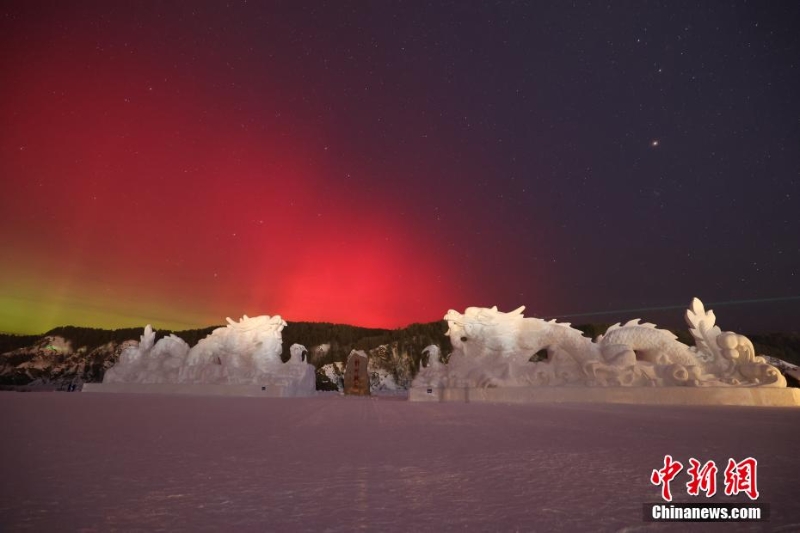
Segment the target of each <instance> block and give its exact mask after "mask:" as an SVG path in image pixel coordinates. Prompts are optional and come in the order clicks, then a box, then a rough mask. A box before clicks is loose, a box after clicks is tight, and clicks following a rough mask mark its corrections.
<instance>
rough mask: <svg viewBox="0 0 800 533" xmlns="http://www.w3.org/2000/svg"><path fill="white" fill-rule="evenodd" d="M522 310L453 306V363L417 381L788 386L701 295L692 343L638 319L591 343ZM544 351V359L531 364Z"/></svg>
mask: <svg viewBox="0 0 800 533" xmlns="http://www.w3.org/2000/svg"><path fill="white" fill-rule="evenodd" d="M524 309H525V308H524V307H520V308H519V309H516V310H514V311H512V312H510V313H503V312H500V311H498V310H497V307H493V308H491V309H486V308H479V307H469V308H467V310H466V311H465V312H464V314H461V313H458V312H457V311H454V310H452V309H451V310H450V311H448V312H447V314H446V315H445V317H444V318H445V320H447V324H448V326H449V329H448V331H447V335H449V336H450V341H451V342H452V344H453V353H452V354H451V356H450V360H449V362H448V364H446V365H444V364H431V365H429V366H428V367H426V368H423V369H421V370H420V372H419V374H418V375H417V377H416V378H415V380H414V384H413V386H418V387H518V386H570V385H577V386H594V387H635V386H691V387H708V386H741V387H756V386H760V387H785V386H786V379H785V378H784V377H783V375H781V373H780V372H779V371H778V369H777V368H775V367H774V366H771V365H769V364H768V363H767V362H766V361H765V359H764V357H762V356H756V354H755V350H754V348H753V344H752V343H751V342H750V340H749V339H747V338H746V337H744V336H742V335H738V334H736V333H733V332H722V330H720V328H719V327H717V326H716V325H715V322H716V317H715V316H714V312H713V311H711V310H708V311H706V310H705V308H704V306H703V303H702V302H701V301H700V300H699V299H697V298H694V299H693V300H692V303H691V306H690V307H689V309H688V310H687V311H686V322H687V324H688V325H689V331H690V332H691V334H692V336H694V339H695V346H692V347H690V346H687V345H685V344H683V343H681V342H679V341H678V340H677V337H676V336H675V335H673V334H672V333H671V332H669V331H666V330H663V329H658V328H656V326H655V325H654V324H649V323H641V322H640V321H639V319H636V320H631V321H630V322H627V323H625V324H619V323H617V324H615V325H613V326H611V327H610V328H608V330H607V331H606V333H605V334H604V335H600V336H599V337H598V338H597V339H596V340H595V341H594V342H593V341H592V340H591V339H589V338H587V337H584V336H583V333H582V332H581V331H579V330H577V329H574V328H572V327H570V324H567V323H558V322H556V321H555V320H551V321H545V320H542V319H539V318H525V317H524V316H523V315H522V312H523V311H524ZM540 350H546V351H547V359H546V360H545V361H539V362H533V361H532V359H533V357H532V356H534V355H535V354H537V353H538V352H539V351H540Z"/></svg>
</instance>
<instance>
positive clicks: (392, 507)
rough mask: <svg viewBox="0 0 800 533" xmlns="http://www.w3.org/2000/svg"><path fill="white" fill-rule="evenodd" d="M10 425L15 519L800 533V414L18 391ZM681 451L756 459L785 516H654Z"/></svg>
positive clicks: (90, 525) (8, 484) (2, 517)
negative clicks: (662, 520)
mask: <svg viewBox="0 0 800 533" xmlns="http://www.w3.org/2000/svg"><path fill="white" fill-rule="evenodd" d="M0 422H2V425H1V427H2V431H0V483H1V485H0V486H2V489H0V530H3V531H20V530H30V531H48V530H49V531H53V530H68V531H75V530H83V531H110V530H134V529H135V530H150V531H152V530H167V531H175V530H186V531H188V530H225V531H331V532H338V531H448V530H458V531H461V530H469V531H550V530H558V531H619V530H624V531H654V530H655V531H662V530H664V529H667V530H673V531H694V530H701V529H702V530H707V529H711V530H716V531H731V530H743V531H762V530H765V529H768V530H772V531H797V530H798V529H800V493H798V490H797V488H798V486H799V485H798V473H799V472H800V454H798V449H799V447H798V440H799V439H800V430H798V428H800V409H777V408H752V407H750V408H745V407H654V406H626V405H578V404H572V405H499V404H495V405H491V404H456V403H444V404H439V403H409V402H406V401H404V400H403V398H402V397H398V396H391V397H389V396H387V397H374V396H373V397H367V398H356V397H343V396H340V395H338V394H336V393H330V394H320V395H318V396H316V397H313V398H302V399H261V398H229V397H181V396H155V395H154V396H148V395H122V394H108V395H105V394H81V393H24V394H23V393H11V392H4V393H0ZM665 454H671V455H672V456H673V457H674V458H675V459H678V460H680V461H681V462H683V463H684V464H685V465H688V459H689V457H695V458H698V459H700V460H701V461H707V460H709V459H713V460H715V461H716V463H717V465H722V466H721V468H720V474H719V480H718V483H719V486H720V493H721V492H722V490H721V487H722V479H721V477H722V472H721V471H722V470H723V469H724V465H725V464H726V462H727V459H728V458H729V457H732V458H735V459H737V460H742V459H744V458H746V457H748V456H753V457H755V458H756V459H757V460H758V478H757V483H758V489H759V491H760V493H761V497H760V498H759V502H764V503H769V504H770V506H771V514H772V517H771V520H770V522H769V523H761V524H749V525H746V524H742V523H739V524H731V523H717V524H688V525H686V524H672V525H670V526H664V525H656V524H652V523H647V522H644V521H643V520H642V504H643V503H645V502H658V501H659V499H660V489H659V488H658V487H655V486H654V485H652V484H651V483H650V481H649V478H650V473H651V471H652V470H653V469H657V468H661V467H662V466H663V461H664V455H665ZM684 474H685V472H682V473H681V474H680V475H679V476H678V477H677V478H676V481H674V482H673V483H672V490H673V493H674V494H675V501H678V502H681V501H692V502H702V501H706V500H705V498H704V497H702V496H701V497H690V496H688V495H687V494H686V490H685V482H686V479H684ZM711 501H715V502H720V503H733V502H743V501H747V498H746V497H745V496H742V495H740V496H736V497H727V496H724V495H721V494H720V495H717V496H715V497H713V498H712V499H711Z"/></svg>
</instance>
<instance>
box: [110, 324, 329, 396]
mask: <svg viewBox="0 0 800 533" xmlns="http://www.w3.org/2000/svg"><path fill="white" fill-rule="evenodd" d="M227 320H228V325H227V326H225V327H221V328H217V329H215V330H214V331H213V332H212V333H211V334H210V335H208V336H207V337H205V338H204V339H202V340H201V341H200V342H198V343H197V345H196V346H194V347H193V348H191V349H189V346H188V345H187V344H186V342H184V341H183V340H182V339H180V338H179V337H176V336H175V335H170V336H169V337H165V338H163V339H161V340H159V341H158V342H156V343H154V342H153V341H154V340H155V331H153V328H152V327H151V326H150V325H148V326H147V327H145V329H144V334H143V335H142V337H141V340H140V342H139V346H136V347H129V348H127V349H126V350H124V351H123V352H122V354H120V358H119V361H118V362H117V364H115V365H114V366H113V367H111V368H109V369H108V371H106V374H105V377H104V378H103V383H176V384H217V385H234V384H235V385H249V384H252V385H261V386H262V387H267V386H271V387H272V386H277V387H282V390H283V391H284V395H288V396H298V395H303V394H311V393H313V392H314V390H315V386H316V378H315V375H314V367H313V366H311V365H309V364H306V363H304V362H303V354H304V353H305V352H306V349H305V347H304V346H302V345H300V344H294V345H292V347H291V349H290V352H291V354H292V355H291V359H290V360H289V361H288V362H287V363H285V364H284V363H283V361H282V360H281V351H282V348H281V344H282V338H281V330H283V328H284V327H286V322H285V321H284V320H283V319H282V318H281V317H280V316H278V315H275V316H272V317H269V316H257V317H253V318H250V317H248V316H247V315H244V317H242V319H241V320H239V321H238V322H236V321H234V320H231V319H230V318H228V319H227Z"/></svg>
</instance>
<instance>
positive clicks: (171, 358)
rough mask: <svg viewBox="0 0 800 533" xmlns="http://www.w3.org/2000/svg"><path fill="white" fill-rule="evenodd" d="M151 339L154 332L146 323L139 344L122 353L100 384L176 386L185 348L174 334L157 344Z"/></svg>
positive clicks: (187, 351) (154, 336) (184, 357)
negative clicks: (168, 384) (160, 384)
mask: <svg viewBox="0 0 800 533" xmlns="http://www.w3.org/2000/svg"><path fill="white" fill-rule="evenodd" d="M155 338H156V332H155V331H154V330H153V327H152V326H151V325H150V324H148V325H147V326H146V327H145V328H144V334H143V335H142V336H141V338H140V341H139V345H138V346H129V347H128V348H125V349H124V350H123V351H122V353H121V354H120V356H119V360H118V361H117V364H115V365H114V366H112V367H111V368H109V369H108V370H107V371H106V373H105V376H104V377H103V383H176V382H177V380H178V372H179V370H180V368H181V366H183V364H184V361H185V360H186V355H187V354H188V353H189V345H188V344H186V341H184V340H183V339H181V338H180V337H177V336H175V335H170V336H169V337H164V338H163V339H161V340H160V341H158V342H157V343H155Z"/></svg>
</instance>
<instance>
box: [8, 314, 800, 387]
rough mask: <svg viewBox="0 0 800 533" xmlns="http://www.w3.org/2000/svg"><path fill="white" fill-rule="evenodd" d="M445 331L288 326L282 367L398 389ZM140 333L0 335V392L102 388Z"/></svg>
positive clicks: (587, 329) (195, 337) (789, 348)
mask: <svg viewBox="0 0 800 533" xmlns="http://www.w3.org/2000/svg"><path fill="white" fill-rule="evenodd" d="M217 327H219V326H210V327H207V328H202V329H192V330H185V331H175V332H173V331H169V330H160V331H158V332H157V335H156V339H160V338H162V337H165V336H167V335H170V334H172V333H174V334H175V335H177V336H179V337H181V338H182V339H184V340H185V341H186V342H187V343H188V344H189V345H190V346H194V345H195V344H197V342H198V341H199V340H200V339H202V338H204V337H206V336H207V335H208V334H210V333H211V332H212V331H213V330H214V329H216V328H217ZM575 327H576V328H577V329H580V330H581V331H583V333H584V335H586V336H587V337H591V338H595V337H596V336H597V335H599V334H601V333H603V332H605V330H606V328H607V325H604V324H585V325H580V326H575ZM445 331H447V323H446V322H445V321H443V320H442V321H437V322H430V323H426V324H412V325H410V326H407V327H405V328H400V329H393V330H390V329H377V328H362V327H357V326H349V325H345V324H330V323H318V322H292V323H291V324H290V325H289V326H288V327H287V328H285V329H284V330H283V332H282V335H283V360H284V361H287V360H288V359H289V347H290V346H291V345H292V344H294V343H298V344H302V345H303V346H305V347H306V348H307V349H308V353H309V362H310V363H311V364H313V365H314V366H315V367H316V368H317V369H318V381H317V385H318V387H319V388H323V389H325V388H334V387H335V385H334V384H333V383H331V382H330V377H331V376H332V375H333V374H332V373H331V369H332V368H337V367H340V366H341V363H344V362H345V361H346V360H347V356H348V354H349V353H350V351H351V350H354V349H355V350H364V351H366V352H367V353H369V354H370V360H371V364H370V368H371V370H374V371H375V372H376V374H380V380H379V381H381V382H383V381H384V380H386V381H387V382H389V383H392V384H393V386H397V387H400V388H404V387H406V386H407V385H408V384H409V383H410V381H411V379H413V376H414V375H416V373H417V372H418V371H419V368H420V361H421V359H422V351H423V350H424V349H425V347H426V346H429V345H431V344H435V345H437V346H439V348H440V350H441V353H442V354H444V356H445V358H446V357H447V355H448V354H450V352H451V351H452V346H451V344H450V339H449V338H448V337H446V336H445ZM676 333H677V334H678V336H679V339H680V340H681V341H682V342H685V343H687V344H690V345H691V344H693V342H692V339H691V337H687V335H688V333H687V332H685V331H678V332H676ZM141 334H142V329H141V328H126V329H116V330H106V329H97V328H83V327H74V326H64V327H58V328H54V329H52V330H50V331H48V332H47V333H44V334H42V335H8V334H0V386H6V387H8V386H16V387H19V386H26V387H31V388H49V389H59V388H66V387H67V386H68V385H69V384H72V383H84V382H99V381H102V379H103V375H104V374H105V371H106V370H107V369H108V368H110V367H111V366H112V365H113V364H114V363H115V362H116V361H117V359H118V358H119V355H120V353H121V352H122V350H123V349H124V348H125V347H127V346H130V345H131V344H133V343H135V342H138V340H139V337H140V335H141ZM749 338H750V339H751V340H752V341H753V344H754V345H755V348H756V353H758V354H765V355H770V356H773V357H777V358H779V359H783V360H784V361H787V362H789V363H793V364H800V334H797V333H789V334H784V333H773V334H762V335H751V336H750V337H749ZM337 363H338V364H339V365H337ZM323 367H325V371H324V372H323V371H322V370H321V369H322V368H323Z"/></svg>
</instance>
